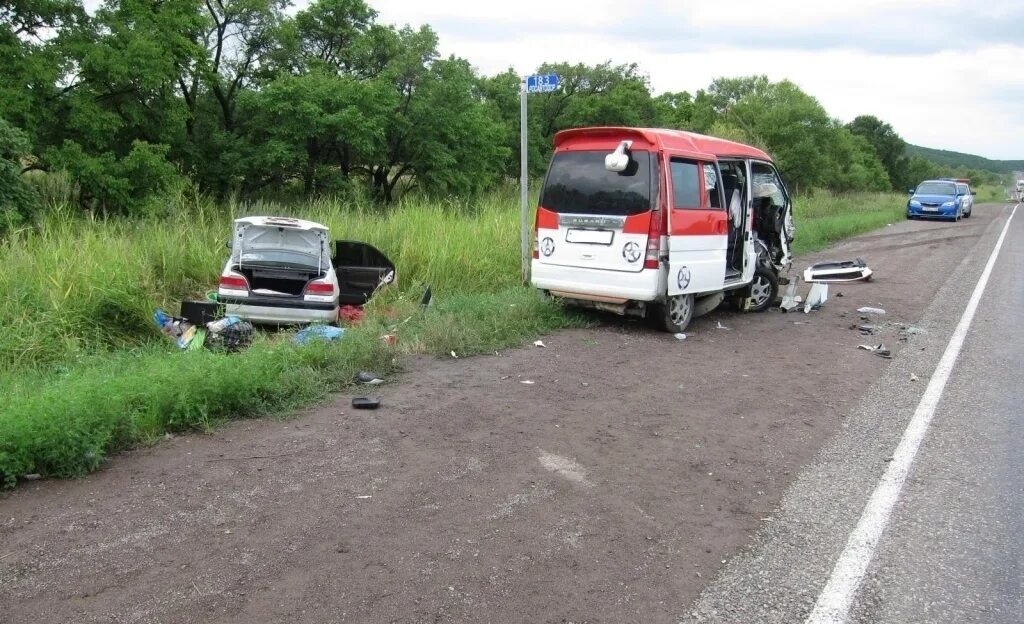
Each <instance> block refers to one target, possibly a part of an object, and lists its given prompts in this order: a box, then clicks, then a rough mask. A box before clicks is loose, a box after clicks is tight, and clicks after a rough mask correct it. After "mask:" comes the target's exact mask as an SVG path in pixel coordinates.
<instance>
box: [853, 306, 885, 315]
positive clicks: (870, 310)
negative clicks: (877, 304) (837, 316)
mask: <svg viewBox="0 0 1024 624" xmlns="http://www.w3.org/2000/svg"><path fill="white" fill-rule="evenodd" d="M857 311H858V312H860V313H861V314H879V315H881V314H885V310H883V309H882V308H872V307H871V306H864V307H863V308H857Z"/></svg>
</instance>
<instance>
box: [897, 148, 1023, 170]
mask: <svg viewBox="0 0 1024 624" xmlns="http://www.w3.org/2000/svg"><path fill="white" fill-rule="evenodd" d="M907 155H908V156H920V157H922V158H926V159H928V160H930V161H932V162H935V163H938V164H940V165H943V166H945V167H961V166H962V167H967V168H969V169H984V170H985V171H991V172H993V173H1010V172H1013V171H1024V160H992V159H990V158H985V157H984V156H977V155H975V154H963V153H961V152H950V151H948V150H940V149H933V148H930V147H921V146H920V145H911V144H909V143H908V144H907Z"/></svg>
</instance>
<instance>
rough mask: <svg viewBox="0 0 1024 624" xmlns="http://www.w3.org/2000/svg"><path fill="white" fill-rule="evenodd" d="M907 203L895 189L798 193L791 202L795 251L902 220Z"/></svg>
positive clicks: (818, 247)
mask: <svg viewBox="0 0 1024 624" xmlns="http://www.w3.org/2000/svg"><path fill="white" fill-rule="evenodd" d="M906 205H907V200H906V198H905V197H904V196H902V195H899V194H894V193H853V194H850V195H831V194H828V193H820V192H819V193H812V194H810V195H806V196H802V197H798V198H797V199H796V201H795V202H794V206H793V220H794V222H795V223H796V239H795V240H794V241H793V246H794V251H795V252H796V253H797V254H803V253H809V252H812V251H817V250H819V249H824V248H825V247H828V246H829V245H831V244H833V243H835V242H837V241H840V240H842V239H844V238H849V237H851V236H856V235H857V234H861V233H863V232H869V231H871V230H874V229H876V228H880V227H885V226H886V225H888V224H890V223H897V222H899V221H903V220H904V219H906Z"/></svg>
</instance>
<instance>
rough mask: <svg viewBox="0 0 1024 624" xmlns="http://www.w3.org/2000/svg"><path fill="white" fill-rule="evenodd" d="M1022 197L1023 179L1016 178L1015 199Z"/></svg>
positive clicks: (1023, 189)
mask: <svg viewBox="0 0 1024 624" xmlns="http://www.w3.org/2000/svg"><path fill="white" fill-rule="evenodd" d="M1022 197H1024V180H1017V201H1020V200H1021V198H1022Z"/></svg>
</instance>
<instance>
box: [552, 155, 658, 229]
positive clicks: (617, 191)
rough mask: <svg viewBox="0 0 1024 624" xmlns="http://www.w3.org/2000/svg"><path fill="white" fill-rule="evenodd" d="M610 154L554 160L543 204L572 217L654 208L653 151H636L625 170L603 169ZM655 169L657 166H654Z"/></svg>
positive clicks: (644, 210) (572, 156)
mask: <svg viewBox="0 0 1024 624" xmlns="http://www.w3.org/2000/svg"><path fill="white" fill-rule="evenodd" d="M608 153H609V151H586V152H583V151H581V152H558V153H557V154H555V156H554V158H553V159H552V160H551V167H550V169H549V170H548V177H547V181H546V183H545V185H544V192H543V194H542V196H541V200H540V205H541V206H543V207H544V208H546V209H548V210H553V211H555V212H560V213H570V214H588V215H610V216H626V215H633V214H638V213H641V212H646V211H648V210H650V209H651V169H652V162H651V161H652V160H653V158H652V157H651V154H650V152H646V151H635V152H632V154H630V163H629V166H628V167H627V168H626V170H625V171H622V172H621V173H616V172H614V171H608V170H607V169H605V166H604V157H605V156H607V155H608ZM653 167H654V168H655V170H656V167H657V165H656V164H655V165H653Z"/></svg>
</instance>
